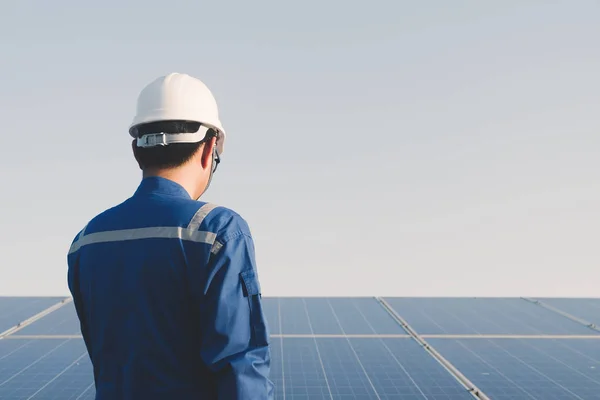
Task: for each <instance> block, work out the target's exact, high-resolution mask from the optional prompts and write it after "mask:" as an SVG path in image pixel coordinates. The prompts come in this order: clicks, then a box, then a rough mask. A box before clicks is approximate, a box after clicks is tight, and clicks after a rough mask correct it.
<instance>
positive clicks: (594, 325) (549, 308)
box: [521, 297, 600, 332]
mask: <svg viewBox="0 0 600 400" xmlns="http://www.w3.org/2000/svg"><path fill="white" fill-rule="evenodd" d="M521 298H522V299H523V300H525V301H528V302H530V303H533V304H537V305H538V306H540V307H543V308H545V309H547V310H550V311H554V312H555V313H557V314H560V315H562V316H563V317H565V318H568V319H570V320H571V321H575V322H577V323H580V324H582V325H585V326H587V327H588V328H590V329H593V330H595V331H597V332H600V328H598V327H597V326H596V324H593V323H591V322H588V321H586V320H584V319H582V318H579V317H576V316H574V315H571V314H569V313H567V312H565V311H562V310H560V309H558V308H556V307H553V306H551V305H550V304H547V303H544V302H543V301H541V300H536V299H532V298H529V297H521Z"/></svg>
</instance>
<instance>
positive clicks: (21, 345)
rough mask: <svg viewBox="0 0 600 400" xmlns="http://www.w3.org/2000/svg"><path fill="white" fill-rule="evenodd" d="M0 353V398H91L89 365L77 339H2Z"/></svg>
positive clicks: (84, 351) (85, 353) (83, 347)
mask: <svg viewBox="0 0 600 400" xmlns="http://www.w3.org/2000/svg"><path fill="white" fill-rule="evenodd" d="M0 354H1V355H0V399H29V398H36V399H56V400H58V399H79V400H81V399H86V398H88V399H93V395H94V393H93V391H94V390H93V388H92V389H91V390H90V389H89V386H90V383H92V381H93V379H92V369H91V363H90V361H89V358H88V356H87V352H86V349H85V345H84V343H83V341H82V340H80V339H74V340H58V339H47V340H24V339H5V340H2V341H0ZM90 392H91V393H90Z"/></svg>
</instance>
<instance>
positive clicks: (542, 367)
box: [434, 339, 600, 400]
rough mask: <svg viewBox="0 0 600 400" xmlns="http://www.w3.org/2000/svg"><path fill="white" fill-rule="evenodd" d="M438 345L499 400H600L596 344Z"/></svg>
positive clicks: (490, 342)
mask: <svg viewBox="0 0 600 400" xmlns="http://www.w3.org/2000/svg"><path fill="white" fill-rule="evenodd" d="M434 343H435V344H434V345H435V346H436V347H439V349H440V351H441V352H442V353H446V354H447V355H448V357H449V358H450V361H452V362H453V364H455V365H456V366H457V367H458V368H460V369H461V370H463V372H464V373H465V374H466V375H469V376H472V377H473V379H475V380H477V381H478V384H479V386H480V387H483V388H484V390H486V392H488V391H489V392H488V394H489V395H490V396H491V397H492V398H494V399H502V400H504V399H510V400H515V399H518V400H521V399H524V398H525V397H524V396H526V397H527V399H536V400H550V399H551V400H556V399H569V400H571V399H585V400H592V399H600V346H598V345H597V342H595V341H593V340H587V341H586V340H571V339H557V340H553V341H548V340H539V341H536V340H519V339H499V340H495V339H490V340H485V341H462V340H449V339H435V340H434ZM499 378H500V379H499Z"/></svg>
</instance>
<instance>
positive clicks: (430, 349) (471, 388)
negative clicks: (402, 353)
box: [377, 297, 491, 400]
mask: <svg viewBox="0 0 600 400" xmlns="http://www.w3.org/2000/svg"><path fill="white" fill-rule="evenodd" d="M377 300H378V301H379V303H380V304H381V305H382V306H383V307H384V308H385V309H386V311H387V312H389V313H390V315H392V316H393V317H394V318H395V319H396V320H397V321H398V322H399V323H400V324H401V325H402V327H403V328H404V329H405V330H406V331H407V332H408V333H409V334H410V335H411V336H412V337H413V338H414V339H415V340H416V341H417V342H418V343H419V344H421V346H423V348H424V349H425V350H427V352H429V353H430V354H431V355H432V356H433V357H434V358H435V359H436V360H437V361H438V362H439V363H440V364H441V365H442V366H443V367H444V368H446V369H447V370H448V372H449V373H451V374H452V375H453V376H454V377H455V378H456V379H457V380H458V381H459V382H460V383H461V384H462V385H463V386H464V387H465V388H466V389H467V390H468V391H469V392H470V393H471V394H472V395H473V397H475V398H477V399H481V400H491V399H490V398H489V397H488V396H487V395H486V394H485V393H484V392H483V391H482V390H481V389H479V388H478V387H477V386H475V384H474V383H473V382H471V381H470V380H469V379H468V378H467V377H466V376H465V375H463V374H462V372H460V371H459V370H458V369H457V368H456V367H455V366H454V365H453V364H452V363H450V362H449V361H448V360H447V359H446V358H444V356H442V355H441V354H440V353H439V352H438V351H437V350H436V349H435V348H433V347H432V346H430V345H429V344H428V343H427V342H426V341H425V340H424V339H423V338H421V337H420V336H419V334H417V332H416V331H415V330H414V329H413V328H412V327H411V326H410V325H409V324H408V323H407V322H406V321H405V320H404V319H403V318H402V317H401V316H400V315H399V314H398V313H397V312H396V311H395V310H394V309H393V308H392V307H391V306H390V304H389V303H388V302H387V301H386V300H385V299H383V298H381V297H378V298H377Z"/></svg>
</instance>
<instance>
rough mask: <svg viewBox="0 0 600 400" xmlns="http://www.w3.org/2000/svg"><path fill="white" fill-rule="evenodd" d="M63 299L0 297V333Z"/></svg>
mask: <svg viewBox="0 0 600 400" xmlns="http://www.w3.org/2000/svg"><path fill="white" fill-rule="evenodd" d="M63 299H64V297H0V333H2V332H4V331H6V330H8V329H10V328H12V327H13V326H15V325H17V324H19V323H20V322H23V321H24V320H26V319H28V318H30V317H32V316H33V315H35V314H37V313H40V312H42V311H44V310H45V309H47V308H49V307H52V306H53V305H55V304H57V303H59V302H60V301H61V300H63Z"/></svg>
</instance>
